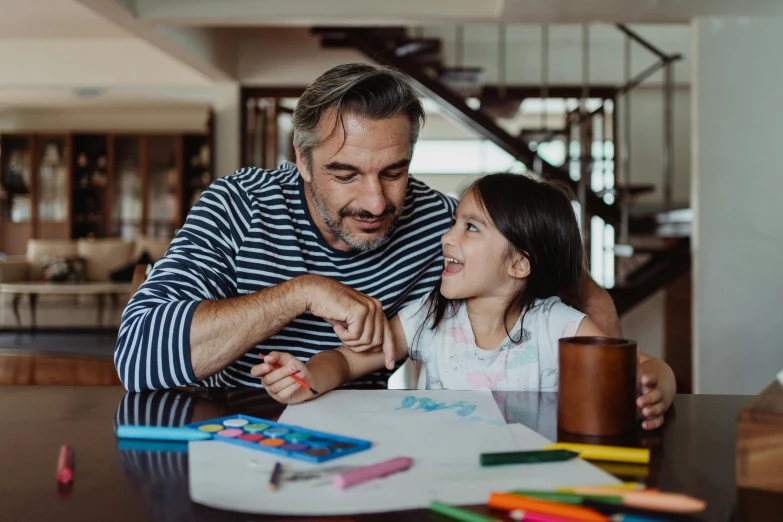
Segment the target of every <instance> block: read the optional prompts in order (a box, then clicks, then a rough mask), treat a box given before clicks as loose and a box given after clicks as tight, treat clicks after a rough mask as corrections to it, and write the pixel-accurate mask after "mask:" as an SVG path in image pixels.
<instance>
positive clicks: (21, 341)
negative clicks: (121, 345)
mask: <svg viewBox="0 0 783 522" xmlns="http://www.w3.org/2000/svg"><path fill="white" fill-rule="evenodd" d="M116 342H117V332H116V331H112V330H106V331H102V332H98V331H94V332H91V331H77V332H68V331H63V332H37V333H36V334H35V335H34V336H33V335H31V334H30V333H28V332H25V333H24V334H22V335H21V336H18V335H17V334H16V333H15V332H11V331H5V332H0V350H3V349H11V350H31V351H37V352H45V353H56V354H70V355H88V356H98V357H111V356H112V354H113V353H114V345H115V343H116Z"/></svg>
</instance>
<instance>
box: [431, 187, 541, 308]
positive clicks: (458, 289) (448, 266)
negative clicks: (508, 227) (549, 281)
mask: <svg viewBox="0 0 783 522" xmlns="http://www.w3.org/2000/svg"><path fill="white" fill-rule="evenodd" d="M476 198H477V196H476V193H475V191H474V190H471V191H469V192H468V193H466V194H465V195H464V196H463V198H462V201H460V203H459V206H458V207H457V211H456V212H455V213H454V224H453V225H452V226H451V229H450V230H449V231H448V232H447V233H446V234H444V235H443V237H442V238H441V240H440V241H441V245H442V246H443V256H444V257H445V268H444V270H443V274H442V275H443V279H442V281H441V285H440V293H441V294H442V295H443V297H446V298H447V299H468V298H471V297H500V298H504V299H509V300H510V299H511V297H512V296H513V295H514V294H515V293H516V292H517V290H518V289H519V285H520V284H524V283H523V281H522V280H521V279H520V277H519V265H520V263H522V264H524V265H525V266H529V265H528V264H527V260H526V259H525V258H524V257H523V256H521V255H520V254H518V253H515V252H514V251H513V249H512V248H511V245H510V243H509V242H508V240H507V239H506V238H505V237H503V235H502V234H501V233H500V232H499V231H498V229H497V228H496V227H495V225H494V223H493V222H492V220H491V219H490V217H489V216H488V215H487V213H486V211H485V210H484V207H483V205H480V202H479V201H478V200H477V199H476ZM525 275H526V274H525Z"/></svg>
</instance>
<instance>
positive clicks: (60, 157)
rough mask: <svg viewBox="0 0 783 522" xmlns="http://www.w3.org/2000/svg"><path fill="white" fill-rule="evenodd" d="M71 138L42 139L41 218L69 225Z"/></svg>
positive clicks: (40, 171)
mask: <svg viewBox="0 0 783 522" xmlns="http://www.w3.org/2000/svg"><path fill="white" fill-rule="evenodd" d="M67 147H68V139H67V138H66V137H65V136H52V137H49V136H41V137H39V138H38V219H39V220H40V221H46V222H50V223H63V224H64V223H65V222H66V221H67V219H68V148H67Z"/></svg>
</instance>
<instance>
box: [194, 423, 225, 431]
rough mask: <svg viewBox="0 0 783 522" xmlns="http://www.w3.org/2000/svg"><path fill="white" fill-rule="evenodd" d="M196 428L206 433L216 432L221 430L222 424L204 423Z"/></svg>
mask: <svg viewBox="0 0 783 522" xmlns="http://www.w3.org/2000/svg"><path fill="white" fill-rule="evenodd" d="M198 429H200V430H201V431H206V432H207V433H217V432H218V431H223V426H221V425H220V424H204V425H203V426H199V427H198Z"/></svg>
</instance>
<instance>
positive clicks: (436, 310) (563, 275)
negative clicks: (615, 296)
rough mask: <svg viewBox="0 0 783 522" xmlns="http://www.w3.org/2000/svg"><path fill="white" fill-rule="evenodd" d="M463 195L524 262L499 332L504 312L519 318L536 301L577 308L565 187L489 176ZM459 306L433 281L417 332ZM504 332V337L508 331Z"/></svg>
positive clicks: (574, 239)
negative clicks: (526, 268) (526, 270)
mask: <svg viewBox="0 0 783 522" xmlns="http://www.w3.org/2000/svg"><path fill="white" fill-rule="evenodd" d="M469 194H473V195H474V196H475V197H476V201H477V202H478V204H479V206H480V207H483V210H484V211H485V212H486V214H487V215H488V216H489V217H490V219H491V220H492V222H493V223H494V225H495V228H497V229H498V231H499V232H500V233H501V234H502V235H503V237H505V238H506V239H507V240H508V242H509V243H510V247H511V249H513V250H515V251H517V252H519V253H521V254H523V255H524V256H525V257H527V259H528V260H529V262H530V274H529V275H528V276H527V281H526V284H525V286H524V288H522V290H520V291H519V292H518V293H517V294H516V295H514V296H513V297H512V298H511V300H510V301H509V303H508V306H507V307H506V311H505V313H504V317H502V318H501V321H502V322H503V325H504V327H506V326H505V325H506V320H505V319H506V317H507V316H508V314H509V313H511V312H514V311H517V310H518V311H519V313H521V314H522V315H523V316H524V314H526V313H527V312H528V310H530V309H531V308H532V307H533V305H534V304H535V302H536V300H537V299H546V298H549V297H553V296H556V297H559V298H560V299H561V300H562V301H563V302H564V303H565V304H567V305H569V306H572V307H574V308H580V307H581V302H580V297H579V281H580V279H581V277H582V260H583V247H582V238H581V235H580V232H579V225H578V224H577V221H576V214H575V212H574V207H573V206H572V205H571V201H572V200H573V199H574V198H573V194H572V192H571V191H570V190H569V189H568V187H567V186H565V185H564V184H561V183H558V182H553V181H539V180H536V179H533V178H530V177H528V176H524V175H520V174H490V175H487V176H484V177H482V178H479V179H478V180H476V181H475V182H474V183H473V184H472V185H471V186H470V188H469V189H468V190H467V191H466V192H465V196H468V195H469ZM459 305H460V301H458V300H450V299H447V298H445V297H443V295H442V294H441V293H440V281H438V284H437V286H436V287H435V289H434V290H433V291H432V292H431V293H430V295H429V297H428V299H427V301H426V305H425V306H427V320H426V321H425V322H424V324H423V325H422V328H423V327H424V325H427V324H430V325H431V326H430V328H431V329H432V330H435V329H436V328H437V327H438V325H440V323H441V321H443V319H444V318H445V317H447V316H448V317H451V316H453V315H454V314H455V313H456V311H457V309H458V307H459ZM420 332H421V329H419V332H418V333H420ZM418 333H417V335H418ZM506 333H507V334H508V335H509V336H510V333H509V331H508V327H506ZM520 335H521V333H520ZM514 342H521V339H520V340H515V341H514ZM413 344H415V343H413Z"/></svg>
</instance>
